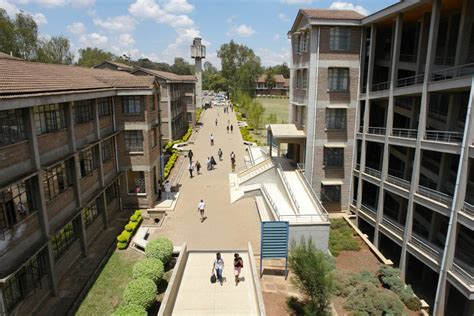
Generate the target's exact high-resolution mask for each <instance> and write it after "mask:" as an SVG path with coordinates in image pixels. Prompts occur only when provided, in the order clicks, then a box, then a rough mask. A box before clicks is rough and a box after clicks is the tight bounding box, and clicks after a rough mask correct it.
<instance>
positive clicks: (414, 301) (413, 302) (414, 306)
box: [402, 296, 421, 311]
mask: <svg viewBox="0 0 474 316" xmlns="http://www.w3.org/2000/svg"><path fill="white" fill-rule="evenodd" d="M402 301H403V303H405V306H406V307H407V308H408V309H410V310H412V311H419V310H421V301H420V299H419V298H418V297H416V296H412V297H410V298H408V299H407V300H403V299H402Z"/></svg>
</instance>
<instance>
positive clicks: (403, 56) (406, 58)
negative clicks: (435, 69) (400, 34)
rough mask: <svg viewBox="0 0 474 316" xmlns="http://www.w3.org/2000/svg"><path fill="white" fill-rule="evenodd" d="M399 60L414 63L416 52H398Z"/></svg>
mask: <svg viewBox="0 0 474 316" xmlns="http://www.w3.org/2000/svg"><path fill="white" fill-rule="evenodd" d="M400 61H404V62H407V63H414V62H416V54H400Z"/></svg>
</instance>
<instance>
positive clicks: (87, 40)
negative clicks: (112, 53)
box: [79, 33, 109, 48]
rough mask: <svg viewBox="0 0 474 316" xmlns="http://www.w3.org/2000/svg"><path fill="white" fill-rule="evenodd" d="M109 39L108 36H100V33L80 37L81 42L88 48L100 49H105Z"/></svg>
mask: <svg viewBox="0 0 474 316" xmlns="http://www.w3.org/2000/svg"><path fill="white" fill-rule="evenodd" d="M108 41H109V39H108V38H107V36H105V35H102V34H99V33H90V34H83V35H81V36H80V37H79V42H80V43H81V44H82V45H83V46H85V47H87V46H89V47H94V46H95V47H99V48H104V46H105V44H107V42H108Z"/></svg>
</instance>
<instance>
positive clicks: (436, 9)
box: [400, 0, 441, 280]
mask: <svg viewBox="0 0 474 316" xmlns="http://www.w3.org/2000/svg"><path fill="white" fill-rule="evenodd" d="M440 13H441V0H433V7H432V11H431V18H430V26H429V36H428V46H427V55H426V64H425V71H424V81H423V87H422V94H421V105H420V120H419V124H418V136H417V138H416V149H415V157H414V161H413V171H412V177H411V186H410V194H409V199H408V209H407V220H406V223H405V232H404V238H403V243H402V253H401V257H400V277H401V278H402V279H403V280H405V273H406V268H407V267H406V259H407V245H408V241H409V240H410V239H411V234H412V224H413V209H414V196H415V192H416V189H417V187H418V181H419V178H420V166H421V141H422V140H423V138H424V134H425V129H426V113H427V107H428V103H429V94H428V82H429V80H430V78H431V71H432V68H433V64H434V58H435V51H436V41H437V38H438V27H439V18H440Z"/></svg>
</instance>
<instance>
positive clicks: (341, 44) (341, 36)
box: [329, 26, 351, 52]
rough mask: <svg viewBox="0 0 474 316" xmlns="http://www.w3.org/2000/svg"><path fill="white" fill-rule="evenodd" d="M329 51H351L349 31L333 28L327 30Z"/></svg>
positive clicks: (346, 28)
mask: <svg viewBox="0 0 474 316" xmlns="http://www.w3.org/2000/svg"><path fill="white" fill-rule="evenodd" d="M329 50H332V51H342V52H347V51H350V50H351V29H350V28H349V27H343V26H334V27H331V28H330V29H329Z"/></svg>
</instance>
